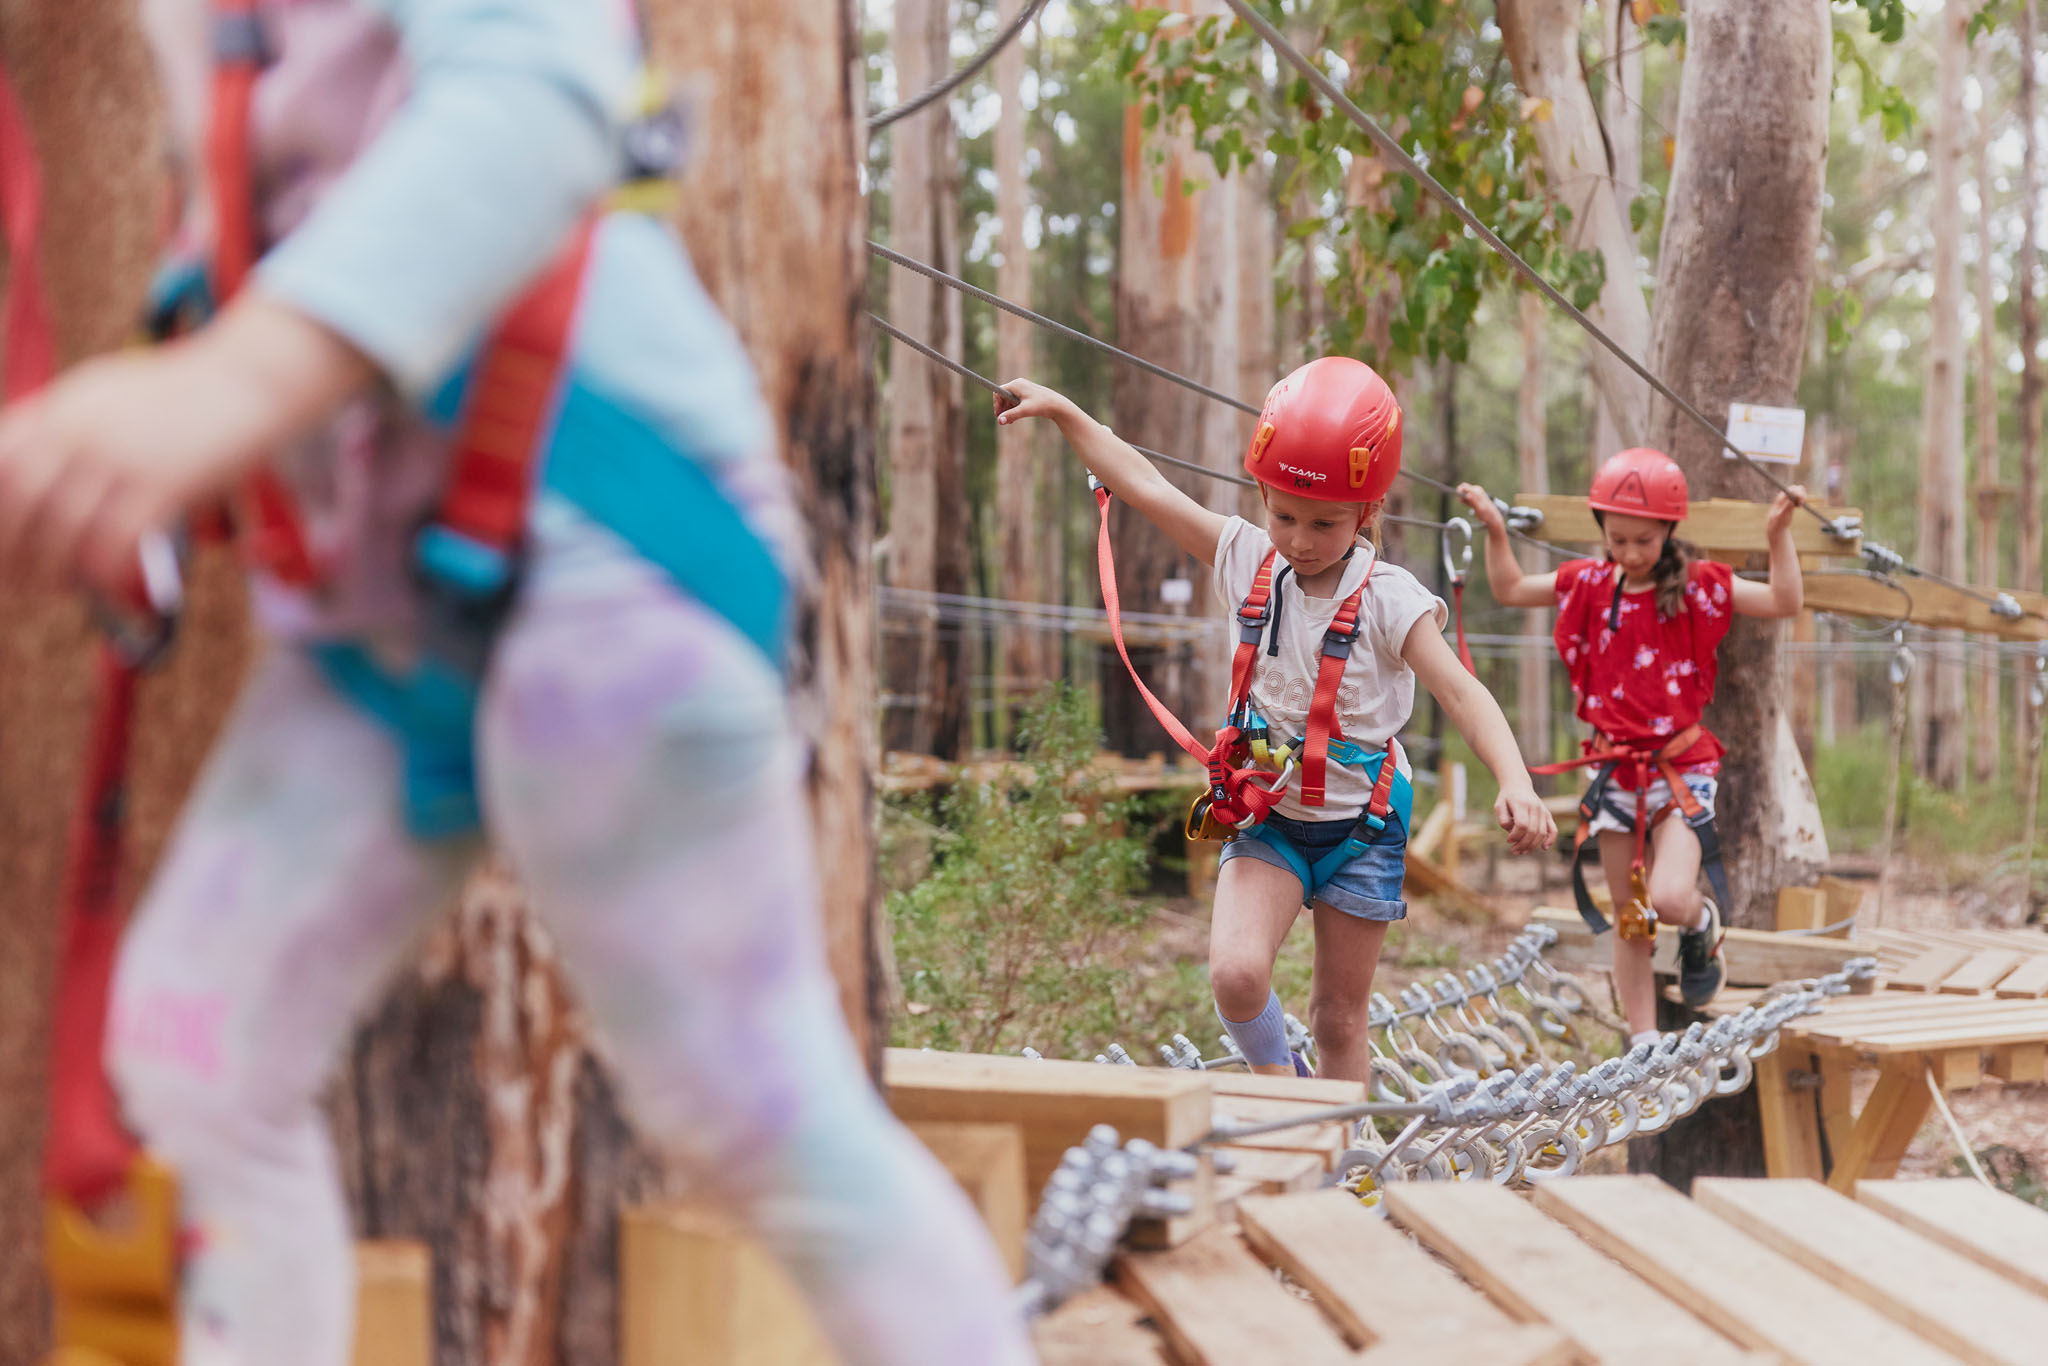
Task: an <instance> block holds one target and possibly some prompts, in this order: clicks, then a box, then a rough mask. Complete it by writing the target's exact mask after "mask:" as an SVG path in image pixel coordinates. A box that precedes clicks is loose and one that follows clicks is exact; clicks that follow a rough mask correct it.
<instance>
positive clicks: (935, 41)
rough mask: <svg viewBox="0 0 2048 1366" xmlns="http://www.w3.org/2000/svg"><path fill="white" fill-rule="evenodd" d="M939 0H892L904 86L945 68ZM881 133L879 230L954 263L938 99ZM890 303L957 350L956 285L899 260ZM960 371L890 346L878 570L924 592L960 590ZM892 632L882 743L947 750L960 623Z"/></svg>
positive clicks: (962, 668) (963, 676)
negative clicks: (883, 543)
mask: <svg viewBox="0 0 2048 1366" xmlns="http://www.w3.org/2000/svg"><path fill="white" fill-rule="evenodd" d="M947 16H948V6H947V3H946V0H899V2H898V4H897V6H896V27H895V33H894V38H893V41H892V43H891V47H890V50H891V53H892V54H893V56H894V59H895V63H896V81H897V88H898V90H899V92H900V93H901V94H902V96H903V97H904V98H909V97H910V96H913V95H915V94H917V93H918V92H920V91H922V90H924V89H925V88H926V87H928V86H929V85H931V84H932V83H933V82H934V81H936V80H939V79H940V78H941V77H943V76H944V75H945V74H946V72H947V71H948V70H949V69H950V65H951V59H950V58H949V56H948V55H947V42H948V39H949V38H950V36H951V29H950V27H949V26H948V23H947ZM889 136H890V138H891V139H892V144H891V145H892V159H891V191H890V199H889V238H890V241H891V243H892V244H893V245H894V246H895V247H896V249H897V250H898V251H901V252H903V253H904V254H905V255H907V256H911V257H914V258H916V259H917V260H920V261H928V262H930V263H931V264H933V265H935V266H937V267H938V268H939V269H940V270H943V271H947V272H949V273H952V274H956V275H957V274H958V273H959V269H960V240H959V239H960V227H959V219H960V196H959V188H958V177H959V167H958V159H959V158H958V149H957V146H956V142H955V139H954V136H953V117H952V113H951V110H950V108H949V106H947V105H946V104H945V103H944V102H941V103H939V104H938V105H935V106H933V107H932V108H929V109H926V110H923V111H922V112H920V113H918V114H916V115H914V116H912V117H910V118H907V119H904V120H903V121H902V122H900V123H897V124H895V125H894V126H893V127H892V128H891V129H890V134H889ZM889 315H890V317H891V319H892V320H893V321H894V322H895V323H896V325H897V326H898V327H900V328H902V329H903V330H904V331H905V332H907V333H909V334H910V335H911V336H913V337H916V338H918V339H919V340H920V341H923V342H924V343H925V344H926V345H928V346H930V347H932V348H934V349H935V350H937V351H940V352H942V353H943V354H945V355H947V356H950V357H952V358H953V359H954V360H958V359H960V347H961V330H960V329H961V308H960V296H959V295H958V294H957V293H955V292H954V291H953V290H950V289H947V288H946V287H945V286H943V285H940V284H938V283H937V282H936V281H932V280H928V279H926V278H925V277H924V276H922V275H919V274H917V273H916V272H915V271H909V270H892V271H891V272H890V273H889ZM963 401H964V395H963V393H962V391H961V381H960V379H959V378H958V377H957V376H955V375H953V374H951V373H950V372H948V371H946V370H945V369H942V368H941V367H939V366H937V365H935V364H933V363H932V362H931V361H928V360H926V359H925V358H924V357H923V356H920V355H918V354H917V353H916V352H915V351H912V350H911V349H910V348H909V347H907V346H904V345H903V344H902V343H900V342H898V343H892V345H891V349H890V355H889V405H888V407H889V531H888V537H889V542H888V543H889V582H890V583H891V584H893V585H895V586H896V587H898V588H908V589H912V590H915V591H919V592H927V593H954V594H961V593H965V592H967V588H968V584H967V566H968V556H967V526H968V520H969V519H968V516H967V467H966V427H965V421H966V417H965V413H964V411H963V409H962V407H961V405H962V403H963ZM917 621H918V625H917V627H916V629H915V633H914V634H912V635H909V636H905V637H897V638H895V639H893V640H892V641H891V648H890V651H889V655H890V660H891V662H890V664H889V667H888V669H887V672H886V680H887V685H888V691H889V692H890V693H891V694H892V695H894V696H895V697H897V698H898V699H901V700H899V701H898V703H897V705H896V706H894V707H892V708H890V709H889V710H888V711H887V712H885V713H884V719H885V723H886V724H885V727H884V729H885V743H886V744H887V745H888V747H889V748H891V749H908V750H913V751H915V752H917V753H920V754H937V755H939V756H940V757H942V758H948V759H950V758H953V757H956V756H957V755H958V754H959V753H960V751H961V748H962V747H963V746H964V745H970V744H971V743H972V740H973V733H972V729H971V724H970V713H969V711H968V705H967V669H968V657H969V656H968V651H967V648H966V646H965V644H964V642H965V639H966V632H965V631H964V630H951V631H944V632H941V631H939V630H938V629H937V627H936V624H935V623H933V622H932V621H930V620H929V619H928V618H927V617H924V616H922V615H920V616H919V617H918V618H917Z"/></svg>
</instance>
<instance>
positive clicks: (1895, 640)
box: [1890, 626, 1913, 688]
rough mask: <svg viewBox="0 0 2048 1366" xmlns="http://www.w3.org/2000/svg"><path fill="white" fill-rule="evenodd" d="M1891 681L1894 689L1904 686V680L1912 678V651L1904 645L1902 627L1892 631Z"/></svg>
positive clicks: (1904, 635)
mask: <svg viewBox="0 0 2048 1366" xmlns="http://www.w3.org/2000/svg"><path fill="white" fill-rule="evenodd" d="M1890 673H1891V680H1892V686H1893V687H1894V688H1903V687H1905V686H1906V680H1907V679H1909V678H1911V677H1912V676H1913V649H1912V647H1911V646H1909V645H1907V644H1906V630H1905V628H1904V627H1902V626H1901V627H1894V628H1893V630H1892V660H1891V669H1890Z"/></svg>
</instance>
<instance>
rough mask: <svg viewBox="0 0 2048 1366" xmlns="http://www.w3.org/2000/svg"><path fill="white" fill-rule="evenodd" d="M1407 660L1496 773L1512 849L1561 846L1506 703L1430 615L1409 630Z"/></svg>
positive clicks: (1498, 812) (1498, 805) (1499, 808)
mask: <svg viewBox="0 0 2048 1366" xmlns="http://www.w3.org/2000/svg"><path fill="white" fill-rule="evenodd" d="M1401 658H1402V659H1405V660H1406V661H1408V667H1409V668H1411V669H1413V670H1415V676H1416V677H1417V678H1419V679H1421V680H1422V686H1423V687H1425V688H1428V689H1429V693H1430V696H1432V697H1434V698H1435V699H1436V700H1437V703H1438V704H1439V705H1440V706H1442V707H1443V709H1444V715H1446V716H1448V717H1450V718H1451V724H1452V725H1454V726H1456V727H1457V728H1458V733H1459V734H1460V735H1462V736H1464V737H1465V739H1466V740H1467V741H1468V742H1469V743H1470V744H1471V746H1472V752H1473V753H1474V754H1477V755H1478V756H1479V761H1480V762H1481V763H1483V764H1485V765H1486V766H1487V767H1488V768H1489V769H1491V770H1493V776H1494V779H1495V780H1496V781H1497V782H1499V784H1500V796H1499V797H1497V798H1496V799H1495V800H1494V803H1493V815H1494V819H1495V820H1497V821H1499V822H1500V828H1501V829H1503V830H1505V831H1507V836H1508V848H1509V849H1511V850H1513V851H1514V852H1515V853H1517V854H1526V853H1528V852H1529V851H1530V850H1532V849H1542V848H1545V847H1547V846H1549V845H1552V844H1555V843H1557V822H1556V821H1555V820H1553V819H1552V818H1551V815H1550V812H1549V810H1548V809H1547V808H1546V807H1545V806H1544V805H1543V799H1542V798H1541V797H1538V796H1537V795H1536V787H1535V785H1534V784H1533V783H1531V782H1530V781H1529V770H1528V769H1527V768H1526V767H1524V766H1523V764H1522V751H1521V750H1520V749H1518V748H1517V747H1516V745H1515V736H1514V732H1512V731H1510V730H1509V729H1508V719H1507V717H1505V716H1503V715H1502V714H1501V710H1500V703H1498V702H1496V701H1494V700H1493V694H1492V693H1490V692H1488V691H1487V690H1486V689H1485V687H1483V686H1482V685H1481V684H1480V682H1479V680H1478V679H1476V678H1474V677H1473V676H1472V675H1471V674H1469V673H1466V672H1465V666H1464V665H1462V664H1460V663H1459V662H1458V657H1457V656H1456V655H1454V654H1452V653H1451V647H1450V646H1448V645H1446V644H1445V643H1444V638H1443V634H1442V632H1440V631H1439V630H1438V629H1437V625H1436V622H1435V620H1434V619H1433V618H1431V617H1428V616H1424V617H1423V618H1422V620H1420V621H1418V622H1416V623H1415V626H1414V628H1413V629H1412V630H1410V631H1409V632H1408V639H1407V641H1406V642H1404V643H1403V644H1402V646H1401Z"/></svg>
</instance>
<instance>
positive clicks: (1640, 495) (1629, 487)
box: [1608, 470, 1650, 507]
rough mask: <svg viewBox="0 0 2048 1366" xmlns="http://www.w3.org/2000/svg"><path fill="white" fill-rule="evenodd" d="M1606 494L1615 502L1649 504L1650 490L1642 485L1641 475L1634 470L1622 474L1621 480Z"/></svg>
mask: <svg viewBox="0 0 2048 1366" xmlns="http://www.w3.org/2000/svg"><path fill="white" fill-rule="evenodd" d="M1608 496H1609V497H1611V498H1612V499H1614V501H1615V502H1617V503H1634V504H1635V505H1636V506H1638V507H1648V506H1649V505H1650V491H1649V490H1648V489H1646V488H1644V487H1643V476H1641V475H1640V474H1637V473H1636V472H1635V471H1634V470H1630V471H1629V472H1628V473H1627V474H1626V475H1623V476H1622V480H1621V482H1620V483H1619V484H1617V485H1615V488H1614V492H1613V493H1611V494H1609V495H1608Z"/></svg>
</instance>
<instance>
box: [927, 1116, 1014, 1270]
mask: <svg viewBox="0 0 2048 1366" xmlns="http://www.w3.org/2000/svg"><path fill="white" fill-rule="evenodd" d="M910 1131H911V1132H912V1133H913V1134H915V1135H917V1139H918V1142H920V1143H922V1144H924V1146H925V1147H927V1148H929V1149H931V1151H932V1156H933V1157H936V1158H937V1159H939V1165H940V1166H942V1167H944V1168H945V1169H946V1170H947V1171H949V1172H951V1173H952V1174H953V1179H954V1180H955V1181H958V1182H959V1183H960V1188H961V1189H962V1190H964V1191H966V1192H967V1198H968V1199H969V1200H972V1201H973V1202H974V1208H975V1209H976V1210H978V1211H979V1212H980V1214H981V1221H982V1223H984V1224H986V1225H987V1226H988V1232H989V1237H991V1238H993V1239H994V1240H995V1244H996V1250H997V1251H998V1252H1000V1253H1002V1254H1003V1263H1004V1265H1006V1266H1007V1267H1009V1269H1010V1280H1011V1281H1012V1282H1017V1281H1021V1280H1023V1279H1024V1233H1025V1230H1026V1229H1027V1228H1028V1227H1029V1225H1030V1223H1031V1202H1030V1200H1029V1198H1028V1197H1027V1196H1026V1194H1025V1191H1024V1131H1023V1130H1022V1129H1021V1128H1019V1127H1018V1126H1017V1125H1015V1124H951V1123H941V1122H935V1121H927V1122H925V1123H921V1124H913V1125H911V1126H910Z"/></svg>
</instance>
